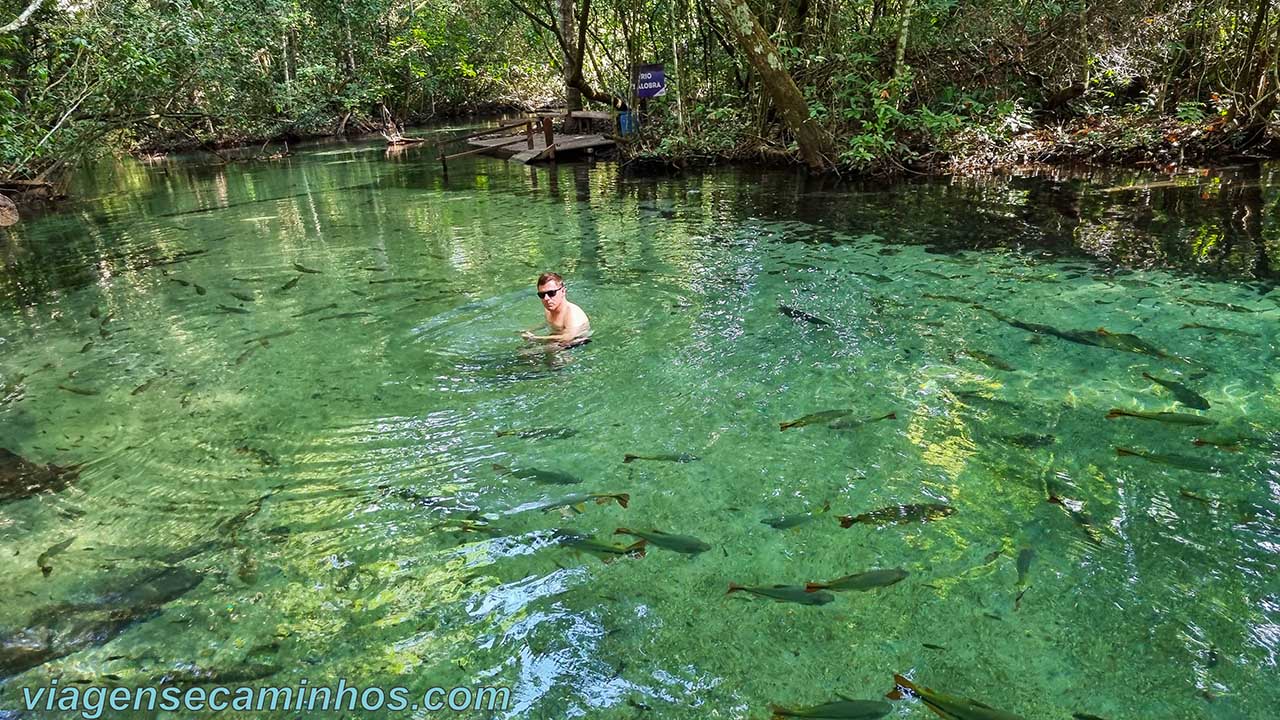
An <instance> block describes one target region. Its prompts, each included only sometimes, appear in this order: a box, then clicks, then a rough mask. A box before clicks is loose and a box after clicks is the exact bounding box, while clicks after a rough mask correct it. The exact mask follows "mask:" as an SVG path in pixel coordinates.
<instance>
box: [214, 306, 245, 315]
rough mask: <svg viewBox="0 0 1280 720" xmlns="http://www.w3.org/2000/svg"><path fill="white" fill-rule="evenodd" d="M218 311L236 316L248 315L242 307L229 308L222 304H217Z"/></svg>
mask: <svg viewBox="0 0 1280 720" xmlns="http://www.w3.org/2000/svg"><path fill="white" fill-rule="evenodd" d="M218 309H219V310H221V311H222V312H224V313H235V314H237V315H248V314H249V311H248V310H246V309H245V308H242V307H231V306H229V305H223V304H222V303H218Z"/></svg>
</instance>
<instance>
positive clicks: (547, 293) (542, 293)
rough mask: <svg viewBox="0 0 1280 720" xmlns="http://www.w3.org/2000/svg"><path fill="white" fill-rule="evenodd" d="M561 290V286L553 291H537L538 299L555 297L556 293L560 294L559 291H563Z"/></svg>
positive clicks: (562, 287)
mask: <svg viewBox="0 0 1280 720" xmlns="http://www.w3.org/2000/svg"><path fill="white" fill-rule="evenodd" d="M563 289H564V286H563V285H561V286H560V287H558V288H556V289H555V290H539V291H538V297H540V298H543V299H546V298H549V297H551V296H553V295H555V294H556V293H558V292H560V291H561V290H563Z"/></svg>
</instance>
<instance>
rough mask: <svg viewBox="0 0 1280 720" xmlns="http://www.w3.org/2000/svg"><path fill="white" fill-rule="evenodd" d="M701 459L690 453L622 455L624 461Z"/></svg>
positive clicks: (683, 461)
mask: <svg viewBox="0 0 1280 720" xmlns="http://www.w3.org/2000/svg"><path fill="white" fill-rule="evenodd" d="M700 459H701V458H699V457H698V456H697V455H690V454H689V453H664V454H661V455H633V454H631V453H627V454H626V455H623V456H622V462H624V463H632V462H635V461H636V460H656V461H658V462H675V463H689V462H696V461H697V460H700Z"/></svg>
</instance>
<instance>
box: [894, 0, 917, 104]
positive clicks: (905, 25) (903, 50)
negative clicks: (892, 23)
mask: <svg viewBox="0 0 1280 720" xmlns="http://www.w3.org/2000/svg"><path fill="white" fill-rule="evenodd" d="M913 10H915V8H914V7H912V6H911V0H904V2H903V3H902V25H901V26H900V27H899V28H898V43H897V46H896V47H895V48H894V53H893V92H894V94H895V95H897V94H898V93H899V92H901V89H900V88H899V87H898V83H899V82H900V81H901V80H902V72H903V70H905V69H906V58H907V35H908V34H910V32H911V12H912V11H913Z"/></svg>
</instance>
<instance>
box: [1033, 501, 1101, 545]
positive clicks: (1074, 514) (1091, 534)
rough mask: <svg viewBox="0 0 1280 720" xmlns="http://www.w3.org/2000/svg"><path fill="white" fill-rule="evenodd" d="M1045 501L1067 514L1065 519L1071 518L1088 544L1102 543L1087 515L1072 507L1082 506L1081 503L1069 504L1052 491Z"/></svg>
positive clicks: (1072, 502) (1073, 502)
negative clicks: (1087, 540)
mask: <svg viewBox="0 0 1280 720" xmlns="http://www.w3.org/2000/svg"><path fill="white" fill-rule="evenodd" d="M1046 500H1047V501H1048V502H1049V503H1052V504H1054V505H1057V506H1058V507H1060V508H1062V511H1063V512H1065V513H1066V514H1067V517H1069V518H1071V521H1072V522H1074V523H1075V524H1076V526H1078V527H1079V528H1080V530H1081V532H1083V533H1084V534H1085V537H1086V538H1088V539H1089V542H1092V543H1095V544H1096V543H1100V542H1102V538H1101V537H1100V535H1099V534H1098V530H1097V528H1095V527H1094V525H1093V519H1092V518H1090V517H1089V515H1088V514H1087V513H1085V512H1084V511H1082V510H1077V509H1076V508H1075V507H1073V505H1080V506H1083V503H1080V502H1077V501H1074V500H1072V501H1070V502H1068V501H1067V500H1063V499H1062V498H1060V497H1058V495H1057V494H1056V493H1055V492H1054V491H1053V490H1052V489H1051V490H1050V491H1049V497H1048V498H1046Z"/></svg>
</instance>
